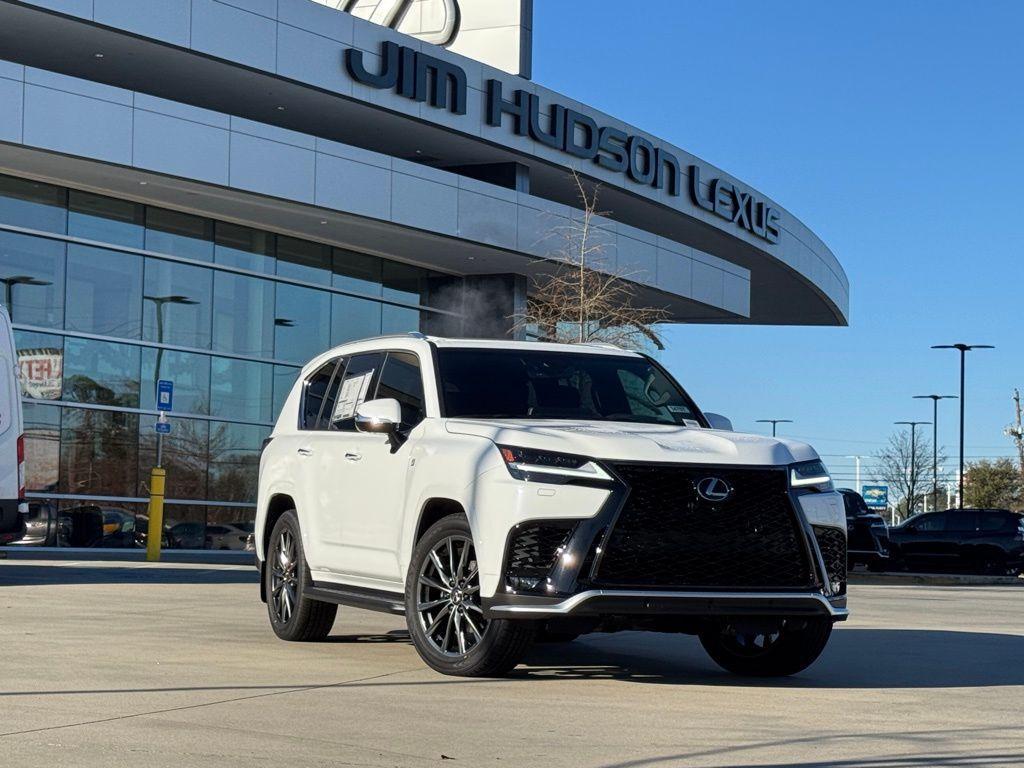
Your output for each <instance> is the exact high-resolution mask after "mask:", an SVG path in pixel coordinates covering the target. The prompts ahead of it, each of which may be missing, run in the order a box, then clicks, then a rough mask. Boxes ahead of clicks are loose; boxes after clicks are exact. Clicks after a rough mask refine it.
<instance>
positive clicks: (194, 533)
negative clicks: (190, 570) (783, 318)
mask: <svg viewBox="0 0 1024 768" xmlns="http://www.w3.org/2000/svg"><path fill="white" fill-rule="evenodd" d="M164 531H165V533H166V535H167V537H168V549H202V548H203V545H204V542H205V541H206V507H204V506H199V505H192V504H165V505H164Z"/></svg>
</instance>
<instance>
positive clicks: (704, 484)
mask: <svg viewBox="0 0 1024 768" xmlns="http://www.w3.org/2000/svg"><path fill="white" fill-rule="evenodd" d="M697 495H698V496H700V497H701V498H702V499H704V501H710V502H712V503H719V502H722V501H726V500H727V499H728V498H729V497H730V496H732V486H731V485H729V484H728V483H727V482H725V480H723V479H722V478H720V477H705V478H704V479H703V480H701V481H700V482H699V483H697Z"/></svg>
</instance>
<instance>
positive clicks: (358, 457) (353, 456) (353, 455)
mask: <svg viewBox="0 0 1024 768" xmlns="http://www.w3.org/2000/svg"><path fill="white" fill-rule="evenodd" d="M362 460H363V454H361V453H357V452H355V451H347V452H346V453H345V461H362Z"/></svg>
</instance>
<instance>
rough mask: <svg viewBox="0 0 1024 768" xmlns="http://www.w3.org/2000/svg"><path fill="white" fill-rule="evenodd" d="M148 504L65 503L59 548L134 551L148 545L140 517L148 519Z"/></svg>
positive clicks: (61, 509) (60, 510) (59, 515)
mask: <svg viewBox="0 0 1024 768" xmlns="http://www.w3.org/2000/svg"><path fill="white" fill-rule="evenodd" d="M145 512H146V505H145V504H132V503H111V502H100V503H98V504H94V503H92V502H88V501H84V502H83V501H61V502H59V508H58V511H57V520H58V530H57V536H58V542H59V543H58V546H61V547H104V548H119V549H120V548H134V547H138V546H144V545H145V538H144V536H143V534H144V532H145V523H143V526H142V530H141V531H140V530H139V524H138V522H137V520H136V516H137V515H141V516H143V518H144V516H145Z"/></svg>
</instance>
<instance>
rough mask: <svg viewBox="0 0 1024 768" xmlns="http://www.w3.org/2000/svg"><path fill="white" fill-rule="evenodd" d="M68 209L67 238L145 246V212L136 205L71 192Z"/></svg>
mask: <svg viewBox="0 0 1024 768" xmlns="http://www.w3.org/2000/svg"><path fill="white" fill-rule="evenodd" d="M68 209H69V213H68V234H69V235H73V236H75V237H81V238H84V239H86V240H97V241H99V242H101V243H114V244H117V245H127V246H131V247H132V248H141V247H142V246H143V245H145V242H146V236H145V229H144V228H143V217H144V211H145V208H144V206H142V205H139V204H138V203H130V202H128V201H126V200H115V199H114V198H112V197H102V196H101V195H94V194H92V193H91V192H78V191H76V190H71V193H70V195H69V197H68Z"/></svg>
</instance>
